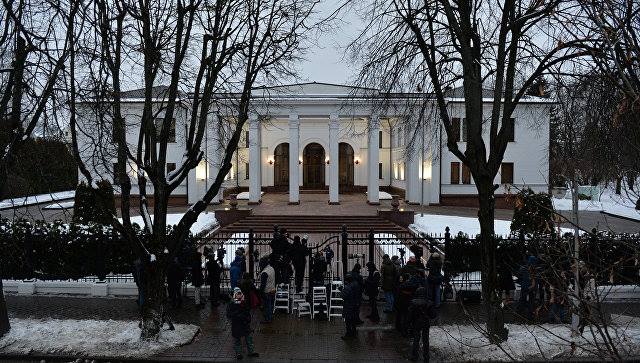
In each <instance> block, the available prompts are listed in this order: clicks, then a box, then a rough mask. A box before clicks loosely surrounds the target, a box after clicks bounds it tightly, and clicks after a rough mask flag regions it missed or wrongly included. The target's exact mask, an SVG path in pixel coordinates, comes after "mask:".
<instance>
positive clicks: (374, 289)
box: [364, 261, 380, 323]
mask: <svg viewBox="0 0 640 363" xmlns="http://www.w3.org/2000/svg"><path fill="white" fill-rule="evenodd" d="M367 270H368V271H369V274H368V275H367V279H366V280H365V282H364V283H365V294H367V296H368V297H369V307H370V308H371V314H369V316H367V319H369V320H371V321H372V322H374V323H377V322H379V321H380V315H379V314H378V305H377V302H378V292H379V287H378V286H379V285H380V272H378V269H377V268H376V265H375V264H374V263H373V262H372V261H369V262H367Z"/></svg>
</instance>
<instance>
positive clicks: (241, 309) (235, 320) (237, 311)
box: [227, 287, 259, 359]
mask: <svg viewBox="0 0 640 363" xmlns="http://www.w3.org/2000/svg"><path fill="white" fill-rule="evenodd" d="M227 318H229V320H231V336H232V337H233V349H234V350H235V351H236V359H242V338H244V340H245V342H246V344H247V352H248V353H249V354H248V355H249V357H258V356H259V354H258V353H256V352H255V351H254V346H253V337H251V304H250V302H249V301H248V300H247V299H245V297H244V295H243V294H242V290H240V288H239V287H236V288H235V289H233V300H232V301H231V302H230V303H229V305H228V306H227Z"/></svg>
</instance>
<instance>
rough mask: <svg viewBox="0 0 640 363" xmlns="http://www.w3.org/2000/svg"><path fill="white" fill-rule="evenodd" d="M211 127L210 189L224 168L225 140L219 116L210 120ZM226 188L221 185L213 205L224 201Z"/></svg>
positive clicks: (209, 146) (209, 156) (208, 134)
mask: <svg viewBox="0 0 640 363" xmlns="http://www.w3.org/2000/svg"><path fill="white" fill-rule="evenodd" d="M209 122H210V125H209V126H208V127H207V140H208V145H207V148H208V149H209V150H208V152H207V155H208V159H209V175H208V177H209V180H208V187H210V186H211V185H212V184H213V183H214V182H215V180H216V178H217V177H218V172H219V171H220V168H221V167H222V158H223V157H224V140H222V139H221V138H222V134H224V133H223V132H221V130H220V128H221V127H222V120H221V119H220V118H219V116H217V115H213V116H212V117H211V118H210V120H209ZM223 195H224V186H223V185H220V189H219V190H218V194H216V196H215V197H214V198H213V200H212V201H211V203H213V204H219V203H221V202H222V201H223V200H224V197H223Z"/></svg>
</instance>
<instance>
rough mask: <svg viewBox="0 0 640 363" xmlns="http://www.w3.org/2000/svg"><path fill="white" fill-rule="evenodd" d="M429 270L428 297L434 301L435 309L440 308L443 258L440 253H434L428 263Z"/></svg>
mask: <svg viewBox="0 0 640 363" xmlns="http://www.w3.org/2000/svg"><path fill="white" fill-rule="evenodd" d="M427 270H428V271H429V276H428V277H427V286H428V288H429V290H428V291H427V296H428V297H429V298H430V299H431V301H433V304H434V306H435V308H436V309H437V308H439V307H440V299H441V296H442V281H443V276H442V258H441V257H440V254H439V253H438V252H434V253H432V254H431V256H430V257H429V261H427Z"/></svg>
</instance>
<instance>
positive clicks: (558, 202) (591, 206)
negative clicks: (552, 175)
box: [552, 189, 640, 220]
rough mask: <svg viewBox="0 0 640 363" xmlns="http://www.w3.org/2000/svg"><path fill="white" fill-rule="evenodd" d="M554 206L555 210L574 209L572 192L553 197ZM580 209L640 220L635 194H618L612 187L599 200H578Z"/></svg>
mask: <svg viewBox="0 0 640 363" xmlns="http://www.w3.org/2000/svg"><path fill="white" fill-rule="evenodd" d="M552 201H553V208H554V209H555V210H568V211H570V210H572V209H573V203H572V201H571V192H568V193H567V194H566V195H565V197H564V198H552ZM578 210H581V211H594V212H600V211H603V212H606V213H611V214H615V215H618V216H622V217H627V218H632V219H636V220H640V211H639V210H636V209H635V204H634V201H633V196H631V195H625V193H624V192H623V194H621V195H618V194H616V193H615V191H612V190H610V189H606V190H604V192H602V195H601V196H600V200H599V201H595V200H580V201H578Z"/></svg>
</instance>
